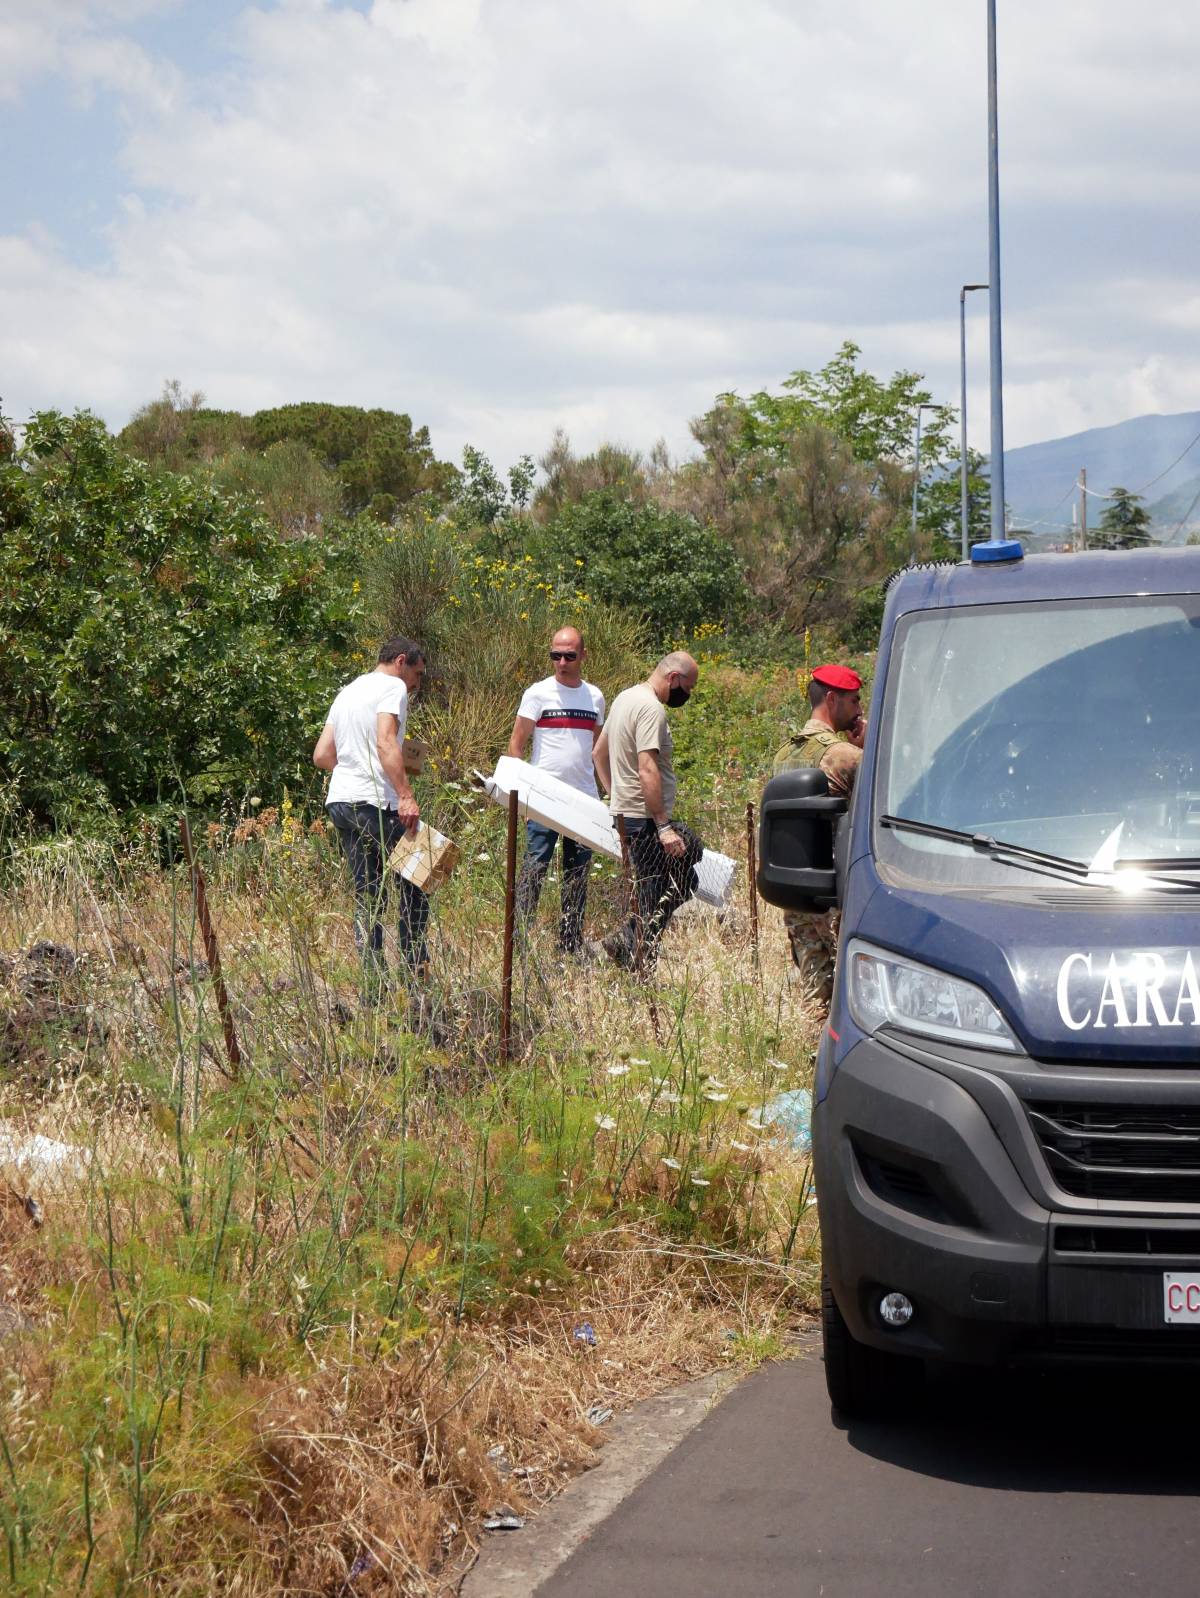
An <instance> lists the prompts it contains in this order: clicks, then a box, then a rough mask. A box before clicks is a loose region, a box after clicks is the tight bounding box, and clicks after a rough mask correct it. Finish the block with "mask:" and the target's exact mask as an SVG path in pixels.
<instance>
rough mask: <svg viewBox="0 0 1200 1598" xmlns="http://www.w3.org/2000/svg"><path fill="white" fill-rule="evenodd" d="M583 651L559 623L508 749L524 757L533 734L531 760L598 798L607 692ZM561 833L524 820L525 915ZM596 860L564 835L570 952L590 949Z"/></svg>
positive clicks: (563, 928) (520, 901) (520, 891)
mask: <svg viewBox="0 0 1200 1598" xmlns="http://www.w3.org/2000/svg"><path fill="white" fill-rule="evenodd" d="M585 654H586V651H585V649H584V647H583V634H582V633H581V632H580V631H579V629H578V628H577V627H560V628H559V629H558V631H557V632H556V633H555V635H554V637H553V639H552V640H551V643H550V659H551V661H552V662H553V664H554V675H553V676H552V677H544V678H543V679H542V681H541V682H535V683H534V684H533V686H532V688H527V689H526V690H525V693H524V695H523V696H522V698H521V704H520V708H519V709H518V710H517V719H516V721H515V722H514V723H513V730H512V737H511V738H510V739H509V740H508V753H509V754H510V755H514V756H515V757H516V758H517V759H518V760H524V758H525V751H526V750H527V749H528V748H529V741H530V739H531V738H532V740H533V752H532V754H531V755H530V756H529V760H530V764H531V765H534V766H536V767H537V768H538V769H539V770H540V771H548V772H550V773H552V774H553V775H554V776H555V777H558V778H559V779H560V780H561V781H562V782H565V783H569V784H570V786H571V787H572V788H578V790H579V792H580V793H586V794H588V795H589V796H590V797H591V798H593V799H595V798H598V797H599V796H598V794H597V792H596V774H595V770H594V767H593V765H592V750H593V748H594V746H595V743H596V739H597V738H598V737H599V736H600V729H601V727H603V725H604V695H603V694H602V693H601V692H600V690H599V688H595V687H593V686H592V684H591V683H590V682H585V681H584V680H583V661H584V656H585ZM560 836H561V834H559V833H557V832H555V831H554V829H553V828H552V827H546V826H543V824H542V823H541V822H540V821H527V822H526V823H525V859H524V862H523V864H522V866H521V875H520V879H519V880H518V882H517V914H518V915H519V916H520V917H521V918H522V920H527V919H528V918H529V917H530V916H532V915H533V913H534V911H535V910H536V909H537V903H538V899H539V897H540V896H541V892H542V884H543V882H545V880H546V873H547V871H548V870H549V869H550V862H551V860H552V859H553V858H554V849H555V845H556V844H557V843H558V842H559V839H560ZM591 860H592V851H591V850H590V849H585V848H584V847H583V845H582V844H581V843H576V842H575V840H574V839H573V838H562V920H561V921H560V923H559V931H558V941H559V946H560V947H561V948H562V949H563V951H564V952H565V953H567V954H582V953H583V952H584V950H585V944H584V938H583V915H584V911H585V910H586V908H587V880H588V868H589V866H590V865H591Z"/></svg>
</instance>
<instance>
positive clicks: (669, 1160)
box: [662, 1154, 683, 1171]
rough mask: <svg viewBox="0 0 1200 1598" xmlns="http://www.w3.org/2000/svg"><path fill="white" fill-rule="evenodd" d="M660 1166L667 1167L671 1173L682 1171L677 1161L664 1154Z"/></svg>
mask: <svg viewBox="0 0 1200 1598" xmlns="http://www.w3.org/2000/svg"><path fill="white" fill-rule="evenodd" d="M662 1164H663V1165H666V1166H668V1167H669V1168H670V1169H671V1170H672V1171H682V1170H683V1166H682V1165H681V1164H680V1163H679V1161H678V1160H673V1159H672V1158H671V1156H670V1155H669V1154H664V1155H663V1157H662Z"/></svg>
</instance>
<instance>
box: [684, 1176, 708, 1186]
mask: <svg viewBox="0 0 1200 1598" xmlns="http://www.w3.org/2000/svg"><path fill="white" fill-rule="evenodd" d="M688 1180H689V1181H690V1182H691V1184H692V1186H693V1187H711V1186H712V1183H711V1182H710V1181H709V1180H708V1178H707V1176H693V1177H689V1179H688Z"/></svg>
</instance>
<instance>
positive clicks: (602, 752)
mask: <svg viewBox="0 0 1200 1598" xmlns="http://www.w3.org/2000/svg"><path fill="white" fill-rule="evenodd" d="M592 765H593V766H595V768H596V775H597V776H598V777H599V779H600V786H601V787H602V788H603V789H604V791H605V793H611V792H612V767H611V765H610V763H609V758H608V729H607V727H605V728H602V729H601V730H600V731H599V732H598V733H597V734H596V736H595V737H594V738H593V739H592Z"/></svg>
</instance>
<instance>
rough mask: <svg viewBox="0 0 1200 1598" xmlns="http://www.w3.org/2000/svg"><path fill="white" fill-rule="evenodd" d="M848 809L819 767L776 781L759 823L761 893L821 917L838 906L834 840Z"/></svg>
mask: <svg viewBox="0 0 1200 1598" xmlns="http://www.w3.org/2000/svg"><path fill="white" fill-rule="evenodd" d="M847 808H848V807H847V803H846V800H845V799H835V798H833V797H831V795H830V792H829V782H828V779H827V778H826V776H825V773H824V772H823V771H821V770H820V768H819V767H816V766H803V767H800V768H799V769H798V770H796V771H781V772H780V774H779V775H778V776H777V777H772V778H771V780H770V782H769V783H768V784H767V786H766V787H765V788H764V789H763V796H762V803H761V805H760V808H759V824H758V891H759V893H760V894H761V895H762V897H763V898H764V899H765V900H766V901H767V903H768V904H774V905H778V906H779V907H780V909H782V910H805V911H811V912H813V913H816V914H819V913H820V912H821V911H823V910H832V909H834V908H835V907H836V905H837V903H838V884H837V869H836V866H835V863H834V853H833V849H834V838H835V834H836V831H837V823H838V819H839V817H841V816H844V815H845V814H846V810H847Z"/></svg>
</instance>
